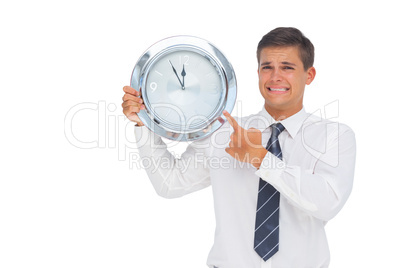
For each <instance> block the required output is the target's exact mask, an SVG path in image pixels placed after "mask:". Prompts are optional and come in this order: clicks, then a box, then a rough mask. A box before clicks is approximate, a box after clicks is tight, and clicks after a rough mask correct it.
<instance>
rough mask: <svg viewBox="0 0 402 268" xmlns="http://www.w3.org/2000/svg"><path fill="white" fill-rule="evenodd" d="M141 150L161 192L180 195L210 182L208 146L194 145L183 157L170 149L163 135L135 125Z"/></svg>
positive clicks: (147, 168) (158, 190)
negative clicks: (206, 156) (207, 157)
mask: <svg viewBox="0 0 402 268" xmlns="http://www.w3.org/2000/svg"><path fill="white" fill-rule="evenodd" d="M135 135H136V139H137V143H138V151H139V154H140V157H141V161H142V162H143V163H146V165H143V166H144V167H145V169H146V172H147V174H148V177H149V178H150V180H151V182H152V185H153V186H154V188H155V191H156V192H157V193H158V195H160V196H162V197H165V198H175V197H180V196H183V195H185V194H188V193H191V192H194V191H197V190H200V189H202V188H205V187H207V186H209V185H210V179H209V170H208V167H207V165H205V164H204V157H205V150H204V149H203V148H202V146H201V148H197V147H196V146H192V145H190V146H189V147H188V148H187V150H186V152H184V153H183V155H182V156H181V157H180V158H176V157H175V156H174V155H172V154H171V153H170V152H169V151H168V150H167V146H166V144H165V143H164V142H163V141H162V139H161V138H160V137H159V136H156V135H154V134H153V133H152V132H150V131H149V130H148V129H145V128H144V127H141V128H139V127H137V128H135Z"/></svg>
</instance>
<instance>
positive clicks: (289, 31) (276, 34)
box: [257, 27, 314, 71]
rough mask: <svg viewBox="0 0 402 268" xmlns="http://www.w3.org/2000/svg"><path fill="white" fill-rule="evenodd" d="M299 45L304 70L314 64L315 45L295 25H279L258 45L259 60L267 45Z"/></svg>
mask: <svg viewBox="0 0 402 268" xmlns="http://www.w3.org/2000/svg"><path fill="white" fill-rule="evenodd" d="M292 46H294V47H297V48H298V49H299V56H300V59H301V61H302V62H303V67H304V70H305V71H307V70H308V68H310V67H312V66H313V64H314V46H313V44H312V43H311V42H310V40H309V39H308V38H307V37H305V36H304V34H303V33H302V32H301V31H300V30H298V29H296V28H293V27H279V28H276V29H274V30H272V31H270V32H269V33H267V34H266V35H264V36H263V37H262V39H261V40H260V42H259V43H258V47H257V60H258V63H260V54H261V50H262V49H263V48H266V47H292Z"/></svg>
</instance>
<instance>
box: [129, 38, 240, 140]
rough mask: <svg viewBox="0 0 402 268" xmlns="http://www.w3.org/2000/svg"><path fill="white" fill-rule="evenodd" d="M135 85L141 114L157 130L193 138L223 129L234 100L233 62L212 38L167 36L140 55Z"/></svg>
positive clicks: (170, 135)
mask: <svg viewBox="0 0 402 268" xmlns="http://www.w3.org/2000/svg"><path fill="white" fill-rule="evenodd" d="M131 87H133V88H134V89H136V90H139V92H140V94H141V97H142V99H143V101H144V105H145V108H146V109H145V110H141V111H140V112H139V114H138V116H139V117H140V119H141V121H142V122H143V123H144V125H145V126H146V127H148V128H149V129H150V130H151V131H153V132H155V133H156V134H158V135H160V136H162V137H165V138H168V139H171V140H177V141H192V140H197V139H201V138H204V137H207V136H209V135H211V134H212V133H213V132H214V131H216V130H217V129H219V127H221V126H222V125H223V124H224V123H225V121H226V118H225V117H224V116H223V115H222V112H223V110H227V111H228V112H229V113H230V112H231V111H232V110H233V107H234V104H235V101H236V93H237V86H236V77H235V72H234V70H233V67H232V65H231V64H230V62H229V61H228V60H227V58H226V57H225V56H224V55H223V53H222V52H221V51H220V50H219V49H218V48H217V47H215V46H214V45H212V44H211V43H210V42H208V41H206V40H204V39H201V38H198V37H194V36H174V37H170V38H166V39H163V40H161V41H159V42H157V43H155V44H154V45H152V46H151V47H150V48H148V50H147V51H146V52H145V53H144V54H143V55H142V56H141V57H140V58H139V60H138V61H137V63H136V65H135V67H134V70H133V73H132V76H131Z"/></svg>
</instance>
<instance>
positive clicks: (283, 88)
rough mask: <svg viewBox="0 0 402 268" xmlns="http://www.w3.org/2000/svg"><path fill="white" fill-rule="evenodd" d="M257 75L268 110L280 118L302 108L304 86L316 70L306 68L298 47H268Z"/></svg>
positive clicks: (276, 117)
mask: <svg viewBox="0 0 402 268" xmlns="http://www.w3.org/2000/svg"><path fill="white" fill-rule="evenodd" d="M258 77H259V87H260V92H261V95H262V96H263V97H264V99H265V109H266V110H267V111H268V112H269V113H270V114H271V115H272V116H273V117H274V118H275V119H277V120H279V119H284V118H286V117H289V116H291V115H293V114H295V113H297V112H298V111H300V110H301V109H302V107H303V94H304V87H305V85H309V84H310V83H311V82H312V81H313V80H314V77H315V69H314V67H310V68H309V69H308V70H307V71H305V70H304V67H303V62H302V61H301V59H300V56H299V50H298V48H297V47H267V48H264V49H262V50H261V54H260V63H259V66H258Z"/></svg>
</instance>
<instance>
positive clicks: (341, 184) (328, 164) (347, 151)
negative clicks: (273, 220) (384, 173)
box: [256, 128, 356, 221]
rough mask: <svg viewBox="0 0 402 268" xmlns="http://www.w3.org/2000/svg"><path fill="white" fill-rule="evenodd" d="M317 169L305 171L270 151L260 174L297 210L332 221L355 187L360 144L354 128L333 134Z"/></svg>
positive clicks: (318, 162)
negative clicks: (287, 163)
mask: <svg viewBox="0 0 402 268" xmlns="http://www.w3.org/2000/svg"><path fill="white" fill-rule="evenodd" d="M328 144H329V145H328V147H327V150H326V152H325V153H324V154H321V155H320V156H319V157H318V159H317V161H316V163H315V165H314V168H313V169H311V170H307V169H302V168H301V167H299V166H295V165H293V166H290V165H286V162H284V161H282V160H280V159H279V158H277V157H275V156H274V155H273V154H271V153H270V152H268V153H267V155H266V156H265V158H264V160H263V163H262V165H261V167H260V169H259V170H257V171H256V175H257V176H259V177H260V178H262V179H263V180H265V181H267V182H268V183H270V184H271V185H272V186H274V187H275V188H276V189H277V190H278V191H279V192H280V193H281V195H283V197H285V198H286V199H287V200H288V201H289V202H290V203H291V204H293V205H294V206H295V207H297V208H299V209H301V210H303V211H305V212H306V213H308V214H310V215H312V216H314V217H316V218H319V219H322V220H325V221H328V220H329V219H331V218H333V217H334V216H335V215H336V214H337V213H338V212H339V211H340V209H341V208H342V207H343V205H344V204H345V202H346V200H347V199H348V197H349V195H350V193H351V190H352V185H353V176H354V167H355V158H356V141H355V135H354V133H353V131H352V130H351V129H350V128H347V129H346V130H345V131H343V132H338V133H337V135H333V137H332V138H331V141H330V142H329V143H328Z"/></svg>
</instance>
